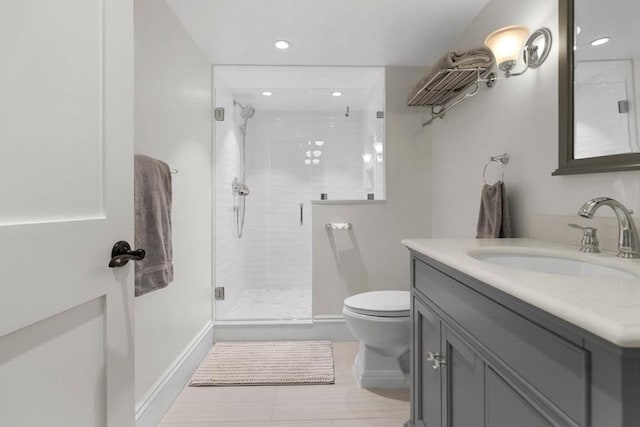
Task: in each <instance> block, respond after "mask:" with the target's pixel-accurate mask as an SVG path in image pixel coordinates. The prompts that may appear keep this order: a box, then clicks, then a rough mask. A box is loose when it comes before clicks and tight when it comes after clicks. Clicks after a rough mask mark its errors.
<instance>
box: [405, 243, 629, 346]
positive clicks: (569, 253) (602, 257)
mask: <svg viewBox="0 0 640 427" xmlns="http://www.w3.org/2000/svg"><path fill="white" fill-rule="evenodd" d="M402 243H403V244H404V245H405V246H406V247H408V248H410V249H412V250H414V251H416V252H419V253H421V254H424V255H426V256H428V257H430V258H433V259H435V260H436V261H440V262H441V263H443V264H446V265H448V266H449V267H451V268H453V269H455V270H458V271H460V272H462V273H465V274H467V275H469V276H472V277H475V278H476V279H478V280H480V281H482V282H484V283H486V284H488V285H490V286H493V287H494V288H496V289H499V290H501V291H503V292H505V293H507V294H509V295H512V296H514V297H516V298H518V299H520V300H522V301H525V302H527V303H529V304H531V305H533V306H536V307H538V308H540V309H542V310H544V311H546V312H548V313H551V314H553V315H554V316H556V317H559V318H561V319H564V320H566V321H567V322H569V323H572V324H574V325H576V326H578V327H580V328H582V329H585V330H587V331H589V332H591V333H593V334H594V335H597V336H599V337H601V338H604V339H605V340H607V341H610V342H612V343H614V344H616V345H618V346H621V347H640V279H636V278H597V277H577V276H568V275H557V274H546V273H538V272H534V271H528V270H523V269H518V268H510V267H504V266H499V265H494V264H490V263H486V262H483V261H480V260H477V259H475V258H472V257H471V256H469V255H468V254H467V252H469V251H473V250H478V249H489V248H496V249H507V248H509V249H510V250H513V251H515V252H517V253H530V254H532V255H536V254H537V255H542V254H545V255H555V256H558V257H562V258H570V259H576V260H583V261H588V262H597V263H599V264H602V265H608V266H612V267H618V268H621V269H624V270H627V271H629V272H632V273H634V274H638V275H640V260H626V259H621V258H617V257H616V254H615V253H611V252H603V253H600V254H585V253H581V252H579V251H578V249H577V248H576V247H575V246H569V245H562V244H558V243H551V242H544V241H540V240H533V239H408V240H403V241H402Z"/></svg>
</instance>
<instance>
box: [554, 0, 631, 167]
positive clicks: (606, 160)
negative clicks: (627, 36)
mask: <svg viewBox="0 0 640 427" xmlns="http://www.w3.org/2000/svg"><path fill="white" fill-rule="evenodd" d="M558 7H559V10H558V16H559V23H558V24H559V25H558V31H559V37H558V38H559V39H560V43H559V46H560V47H559V53H558V130H559V132H558V136H559V139H558V169H556V170H555V171H554V172H553V173H552V175H572V174H585V173H598V172H624V171H631V170H638V169H640V153H627V154H616V155H612V156H600V157H591V158H586V159H574V158H573V144H574V126H575V123H574V107H573V96H574V89H573V79H574V67H573V64H574V60H575V56H574V53H573V44H574V40H573V28H574V10H575V4H574V0H559V4H558Z"/></svg>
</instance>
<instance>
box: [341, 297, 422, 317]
mask: <svg viewBox="0 0 640 427" xmlns="http://www.w3.org/2000/svg"><path fill="white" fill-rule="evenodd" d="M344 306H345V308H347V309H348V310H349V311H352V312H354V313H359V314H364V315H367V316H380V317H404V316H409V308H410V306H411V293H410V292H409V291H376V292H364V293H362V294H357V295H353V296H351V297H349V298H347V299H345V300H344Z"/></svg>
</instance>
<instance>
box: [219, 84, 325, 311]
mask: <svg viewBox="0 0 640 427" xmlns="http://www.w3.org/2000/svg"><path fill="white" fill-rule="evenodd" d="M254 92H255V91H254ZM291 95H292V96H293V95H295V94H291ZM234 99H235V100H236V101H237V102H239V103H240V104H241V105H243V106H244V107H245V108H246V106H247V105H251V106H253V107H254V108H255V115H254V116H253V117H252V118H251V119H250V120H248V121H247V122H246V140H245V156H244V157H245V171H244V172H245V182H246V185H247V186H248V188H249V195H247V196H246V197H245V200H244V209H245V219H244V230H243V233H242V237H238V233H237V230H236V227H237V226H236V225H235V224H236V215H237V214H238V212H239V211H241V210H242V208H243V206H242V199H241V197H243V196H238V195H234V194H233V191H232V183H233V180H234V178H238V177H239V176H241V175H242V171H241V159H242V141H241V137H242V134H241V132H240V131H239V129H240V126H241V125H242V124H243V123H244V120H243V118H242V117H241V116H240V114H239V110H240V108H239V107H237V106H236V107H235V108H234V107H233V100H234ZM216 106H217V107H223V108H225V116H226V117H225V121H224V122H217V123H216V215H215V228H216V287H218V288H220V287H224V300H217V301H216V309H215V318H216V320H218V321H231V322H242V321H306V320H310V319H311V317H312V313H311V198H312V194H311V177H312V169H313V168H312V166H315V165H316V164H314V162H313V159H311V158H310V157H308V156H307V154H306V152H307V151H309V150H308V149H307V145H308V136H307V137H305V134H306V133H308V126H307V125H306V124H305V123H304V120H303V121H302V122H301V121H300V117H296V114H295V113H290V112H286V111H279V110H278V109H277V108H272V107H270V106H269V105H268V104H266V103H264V102H262V103H261V102H260V99H259V98H257V97H256V96H255V94H253V93H251V91H247V90H218V91H216ZM234 110H235V111H234ZM311 156H313V153H311ZM306 160H309V161H308V162H307V161H306Z"/></svg>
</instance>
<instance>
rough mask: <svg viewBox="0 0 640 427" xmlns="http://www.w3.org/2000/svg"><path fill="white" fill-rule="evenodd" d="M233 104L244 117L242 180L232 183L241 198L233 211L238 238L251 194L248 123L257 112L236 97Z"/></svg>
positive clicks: (240, 128)
mask: <svg viewBox="0 0 640 427" xmlns="http://www.w3.org/2000/svg"><path fill="white" fill-rule="evenodd" d="M233 105H234V106H236V105H237V106H239V107H240V118H241V119H242V123H241V124H240V126H239V130H240V135H241V137H242V138H241V144H242V148H241V149H242V151H241V154H242V157H241V162H240V173H241V176H242V181H241V180H240V179H238V178H234V180H233V183H232V190H233V194H235V195H238V196H240V200H239V201H238V205H237V206H234V208H233V212H234V215H235V223H236V235H237V236H238V238H241V237H242V233H243V230H244V217H245V210H246V198H247V196H248V195H249V186H248V185H247V183H246V178H245V167H246V160H245V157H246V156H245V149H246V147H245V145H246V138H247V123H248V122H249V119H250V118H252V117H253V115H254V114H255V113H256V110H255V108H253V106H251V105H247V106H246V107H245V106H244V105H242V104H240V103H239V102H238V101H236V100H235V99H234V100H233ZM240 205H242V208H241V207H240Z"/></svg>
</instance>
